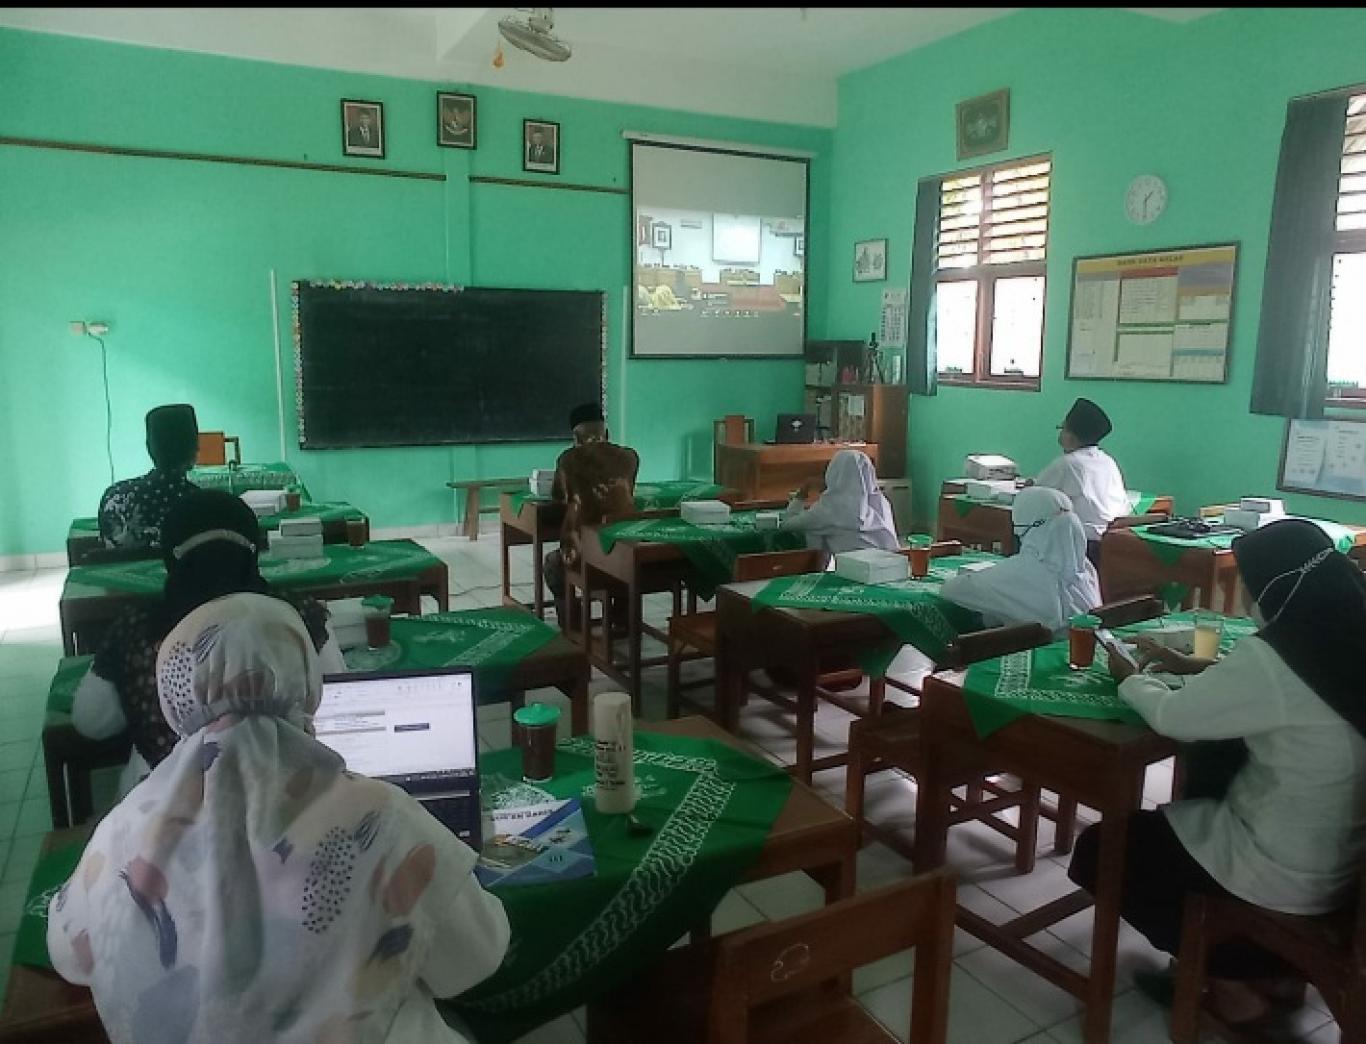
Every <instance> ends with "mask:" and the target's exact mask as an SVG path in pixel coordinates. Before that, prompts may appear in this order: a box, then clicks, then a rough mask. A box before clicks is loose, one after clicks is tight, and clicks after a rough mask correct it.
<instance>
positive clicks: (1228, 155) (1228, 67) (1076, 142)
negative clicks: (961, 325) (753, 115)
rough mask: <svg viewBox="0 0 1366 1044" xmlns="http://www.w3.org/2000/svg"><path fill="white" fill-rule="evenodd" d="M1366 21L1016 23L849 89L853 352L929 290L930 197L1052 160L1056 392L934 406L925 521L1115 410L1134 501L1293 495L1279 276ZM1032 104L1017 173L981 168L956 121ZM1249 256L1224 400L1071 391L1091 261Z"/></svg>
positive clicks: (922, 447) (1188, 502)
mask: <svg viewBox="0 0 1366 1044" xmlns="http://www.w3.org/2000/svg"><path fill="white" fill-rule="evenodd" d="M1363 39H1366V11H1362V10H1349V9H1303V10H1290V9H1284V8H1282V9H1275V10H1267V9H1253V10H1238V9H1231V10H1226V11H1224V12H1222V13H1217V14H1213V15H1209V16H1207V17H1205V18H1202V19H1199V20H1197V21H1194V22H1191V23H1188V24H1185V25H1180V24H1174V23H1170V22H1164V21H1160V20H1157V19H1154V18H1149V17H1145V16H1140V15H1137V14H1132V13H1128V12H1125V11H1121V10H1113V9H1112V10H1105V9H1078V10H1067V9H1042V10H1030V11H1025V12H1022V13H1019V14H1015V15H1012V16H1010V17H1008V18H1004V19H1001V20H999V21H995V22H991V23H989V24H986V25H984V26H980V27H978V28H976V29H973V30H970V31H968V32H965V33H962V34H960V35H958V36H954V37H951V38H949V39H946V40H943V41H940V42H937V43H935V44H932V45H930V46H928V47H924V48H921V49H919V50H916V51H913V52H911V53H909V54H906V55H902V56H900V57H897V58H894V59H892V60H890V61H888V62H885V63H882V64H880V65H877V66H875V67H872V68H869V69H866V70H862V71H859V72H856V73H852V74H850V75H848V76H845V77H844V78H842V79H841V81H840V97H839V117H838V125H837V127H836V131H835V148H834V173H833V176H832V184H833V186H834V192H833V194H832V197H831V198H832V213H831V218H830V222H831V223H830V243H829V248H828V252H829V255H830V258H831V272H832V276H831V281H830V284H829V290H828V300H827V305H826V316H827V330H828V333H829V335H830V336H832V337H849V336H852V337H860V336H863V337H866V336H867V332H868V331H869V330H871V329H873V327H874V325H875V321H876V318H877V315H878V309H879V302H880V293H881V290H882V289H883V288H884V287H888V286H893V287H895V286H903V287H904V286H906V285H907V284H908V282H909V279H910V256H911V234H912V228H913V221H914V210H915V187H916V182H917V180H918V179H920V178H922V177H924V176H927V175H932V174H938V173H942V172H947V171H952V170H958V169H966V168H970V167H972V166H974V165H981V164H983V163H988V162H996V161H1000V160H1003V159H1008V158H1012V157H1024V156H1030V155H1034V154H1037V153H1051V154H1052V157H1053V190H1052V211H1051V222H1050V229H1049V243H1048V290H1047V295H1046V303H1045V319H1044V327H1045V335H1044V365H1043V382H1042V390H1041V391H1040V392H1022V391H1001V390H994V389H970V388H944V387H941V388H940V390H939V394H938V395H937V396H934V397H926V398H922V397H912V400H911V407H910V432H909V449H910V457H909V459H910V462H911V473H912V477H913V487H914V488H913V492H914V506H915V513H916V518H917V519H918V520H919V521H920V522H921V523H928V522H930V521H932V520H933V518H934V513H935V502H936V499H937V491H938V489H939V484H940V482H941V480H942V479H944V478H946V477H949V476H954V475H958V474H961V468H962V462H963V457H964V456H965V455H966V454H968V453H973V452H995V453H1005V454H1007V455H1009V456H1012V457H1014V458H1015V459H1016V460H1017V461H1018V462H1019V464H1020V465H1021V467H1022V468H1023V469H1024V470H1025V472H1026V473H1033V472H1035V471H1037V470H1038V469H1039V468H1040V467H1042V466H1043V465H1044V464H1045V463H1046V462H1047V461H1048V459H1049V458H1050V457H1051V456H1052V455H1054V454H1056V453H1057V452H1058V451H1057V447H1056V444H1055V441H1054V439H1055V436H1056V432H1055V430H1054V427H1055V425H1056V424H1057V422H1058V421H1059V420H1061V419H1062V416H1063V414H1064V413H1065V412H1066V410H1067V408H1068V406H1069V405H1070V403H1071V402H1072V400H1073V398H1075V397H1076V396H1078V395H1084V396H1087V397H1089V398H1093V399H1095V400H1096V401H1098V402H1099V403H1101V405H1102V406H1104V408H1105V409H1106V410H1107V411H1108V412H1109V413H1110V415H1111V417H1112V418H1113V419H1114V422H1115V432H1114V434H1113V435H1112V436H1111V437H1110V438H1109V439H1108V440H1107V441H1106V448H1107V449H1109V450H1110V452H1111V453H1113V454H1114V456H1115V457H1116V458H1117V459H1118V461H1119V463H1120V466H1121V468H1122V469H1123V471H1124V475H1125V478H1126V480H1127V482H1128V484H1129V486H1130V488H1140V489H1143V490H1147V491H1153V492H1169V493H1171V494H1173V495H1174V496H1175V497H1176V500H1177V506H1178V509H1180V510H1183V511H1190V512H1193V511H1194V510H1195V509H1196V508H1198V507H1199V506H1200V505H1202V504H1209V503H1219V502H1223V501H1225V500H1228V499H1231V498H1236V497H1238V496H1240V495H1244V494H1253V493H1274V490H1275V485H1276V478H1277V468H1278V462H1279V458H1280V453H1281V440H1282V438H1283V433H1284V422H1283V421H1282V420H1280V419H1278V418H1273V417H1262V416H1254V415H1252V414H1250V413H1249V412H1248V399H1249V394H1250V389H1251V385H1252V371H1253V361H1254V358H1255V355H1256V347H1257V327H1258V319H1259V311H1260V299H1261V283H1262V273H1263V268H1264V265H1265V260H1266V249H1267V235H1268V228H1269V223H1270V215H1271V203H1272V195H1273V191H1274V186H1275V177H1276V164H1277V159H1278V154H1279V149H1280V135H1281V129H1282V126H1283V124H1284V120H1285V106H1286V102H1287V101H1288V100H1289V99H1290V98H1292V97H1294V96H1297V95H1302V94H1309V93H1313V92H1316V91H1322V90H1326V89H1330V88H1336V87H1343V86H1349V85H1352V84H1358V83H1363V82H1366V48H1363V47H1362V40H1363ZM1000 87H1008V88H1010V142H1009V149H1008V151H1004V152H1001V153H997V154H993V155H991V156H987V157H982V158H980V159H976V160H972V161H967V162H963V163H959V162H958V161H957V160H956V158H955V148H954V105H955V103H956V102H958V101H961V100H963V99H964V98H971V97H973V96H975V95H979V94H985V93H987V92H989V91H992V90H995V89H997V88H1000ZM1142 173H1154V174H1158V175H1160V176H1161V177H1163V178H1164V179H1165V181H1166V182H1167V186H1168V190H1169V194H1170V201H1169V204H1168V207H1167V211H1166V213H1165V214H1164V215H1163V216H1162V217H1161V218H1160V219H1159V220H1158V221H1157V222H1155V223H1154V224H1152V225H1150V226H1147V227H1139V226H1135V225H1131V224H1130V223H1129V222H1128V221H1127V220H1126V218H1125V215H1124V207H1123V202H1124V193H1125V189H1126V188H1127V186H1128V183H1129V181H1130V180H1131V179H1132V178H1133V177H1134V176H1135V175H1137V174H1142ZM884 236H885V237H887V238H888V240H889V244H888V281H887V282H886V283H867V284H860V285H854V284H853V283H852V282H851V280H850V277H849V276H848V275H847V274H846V273H847V272H848V265H847V261H848V259H849V257H850V256H851V254H852V250H853V244H854V243H855V242H856V241H857V240H861V239H872V238H881V237H884ZM1228 241H1236V242H1238V243H1239V244H1240V251H1239V258H1238V273H1237V285H1236V288H1235V306H1234V307H1235V313H1234V319H1233V344H1232V349H1231V370H1230V377H1229V381H1228V383H1227V384H1224V385H1220V386H1208V385H1206V386H1197V385H1162V384H1153V383H1138V382H1108V381H1082V380H1066V379H1064V377H1063V374H1064V371H1065V358H1064V356H1065V353H1066V347H1067V327H1068V315H1069V309H1070V293H1071V270H1072V261H1073V259H1074V258H1075V257H1078V256H1086V255H1090V254H1103V253H1114V252H1123V251H1129V250H1150V249H1159V248H1165V247H1179V246H1188V245H1195V244H1204V243H1215V242H1228ZM1286 499H1287V502H1288V505H1289V507H1290V509H1291V510H1294V511H1299V512H1302V513H1305V514H1311V515H1319V516H1328V517H1332V518H1337V519H1340V520H1342V521H1346V522H1356V523H1366V505H1363V504H1362V503H1361V502H1359V501H1355V502H1353V501H1344V500H1336V499H1328V498H1321V497H1307V496H1289V495H1287V496H1286Z"/></svg>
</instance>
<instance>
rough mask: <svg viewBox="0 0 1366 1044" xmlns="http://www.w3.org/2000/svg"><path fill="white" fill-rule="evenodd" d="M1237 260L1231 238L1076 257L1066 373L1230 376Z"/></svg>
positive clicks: (1133, 377) (1193, 378) (1205, 380)
mask: <svg viewBox="0 0 1366 1044" xmlns="http://www.w3.org/2000/svg"><path fill="white" fill-rule="evenodd" d="M1237 265H1238V246H1237V244H1236V243H1228V244H1222V245H1216V246H1202V247H1185V248H1181V249H1173V250H1156V251H1151V252H1148V253H1142V254H1110V255H1106V256H1102V257H1079V258H1077V259H1076V261H1075V262H1073V266H1072V321H1071V326H1070V330H1069V335H1068V343H1067V376H1068V377H1081V378H1095V379H1100V380H1130V381H1187V382H1194V383H1198V384H1221V383H1223V382H1224V381H1226V380H1228V348H1229V328H1230V326H1231V321H1232V316H1233V282H1234V276H1235V273H1236V271H1237Z"/></svg>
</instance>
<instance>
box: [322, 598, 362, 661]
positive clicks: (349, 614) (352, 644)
mask: <svg viewBox="0 0 1366 1044" xmlns="http://www.w3.org/2000/svg"><path fill="white" fill-rule="evenodd" d="M360 603H361V600H360V599H359V598H334V599H329V600H328V602H327V612H328V619H327V626H328V628H329V629H330V630H331V631H332V634H333V635H334V636H335V637H336V639H337V646H338V648H340V649H354V648H356V647H358V646H361V645H364V644H365V610H364V609H363V608H362V607H361V604H360Z"/></svg>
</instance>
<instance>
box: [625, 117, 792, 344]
mask: <svg viewBox="0 0 1366 1044" xmlns="http://www.w3.org/2000/svg"><path fill="white" fill-rule="evenodd" d="M807 169H808V161H807V160H806V159H803V158H800V157H787V156H764V155H757V154H753V153H740V152H728V151H723V150H720V149H714V148H708V147H706V146H694V145H680V144H662V143H657V142H647V141H633V142H631V209H632V212H633V213H634V215H635V223H634V230H633V238H632V245H631V252H632V257H633V265H632V274H633V276H634V281H635V286H634V292H635V308H634V309H633V310H632V323H631V354H632V355H633V356H636V357H638V358H640V357H644V358H670V357H672V358H677V357H680V356H693V357H696V356H713V357H714V356H723V355H726V356H743V357H750V358H764V357H772V356H794V355H798V356H799V355H801V354H802V345H803V343H804V342H805V340H806V223H807Z"/></svg>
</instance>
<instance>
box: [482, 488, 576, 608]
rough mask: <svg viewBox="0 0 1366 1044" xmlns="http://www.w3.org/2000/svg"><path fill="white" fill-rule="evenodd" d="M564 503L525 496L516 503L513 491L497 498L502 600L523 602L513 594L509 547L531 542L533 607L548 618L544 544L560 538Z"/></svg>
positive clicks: (504, 601) (511, 603)
mask: <svg viewBox="0 0 1366 1044" xmlns="http://www.w3.org/2000/svg"><path fill="white" fill-rule="evenodd" d="M564 509H565V505H563V504H557V503H555V502H554V501H553V500H540V499H536V498H532V499H528V500H523V501H522V502H521V503H520V504H516V505H515V506H514V502H513V494H512V493H504V494H503V495H502V496H501V497H499V498H498V520H499V524H500V528H501V529H502V563H503V604H504V605H521V604H522V603H521V602H520V601H519V600H518V599H516V598H514V597H513V596H512V568H511V562H510V559H509V556H508V549H509V548H513V547H520V546H522V545H525V544H530V545H531V585H532V593H531V608H532V612H534V613H535V614H536V615H537V616H539V617H540V618H541V619H542V620H544V619H545V575H544V562H545V545H546V544H551V543H554V542H555V541H557V540H559V539H560V525H561V524H562V523H563V522H564Z"/></svg>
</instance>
